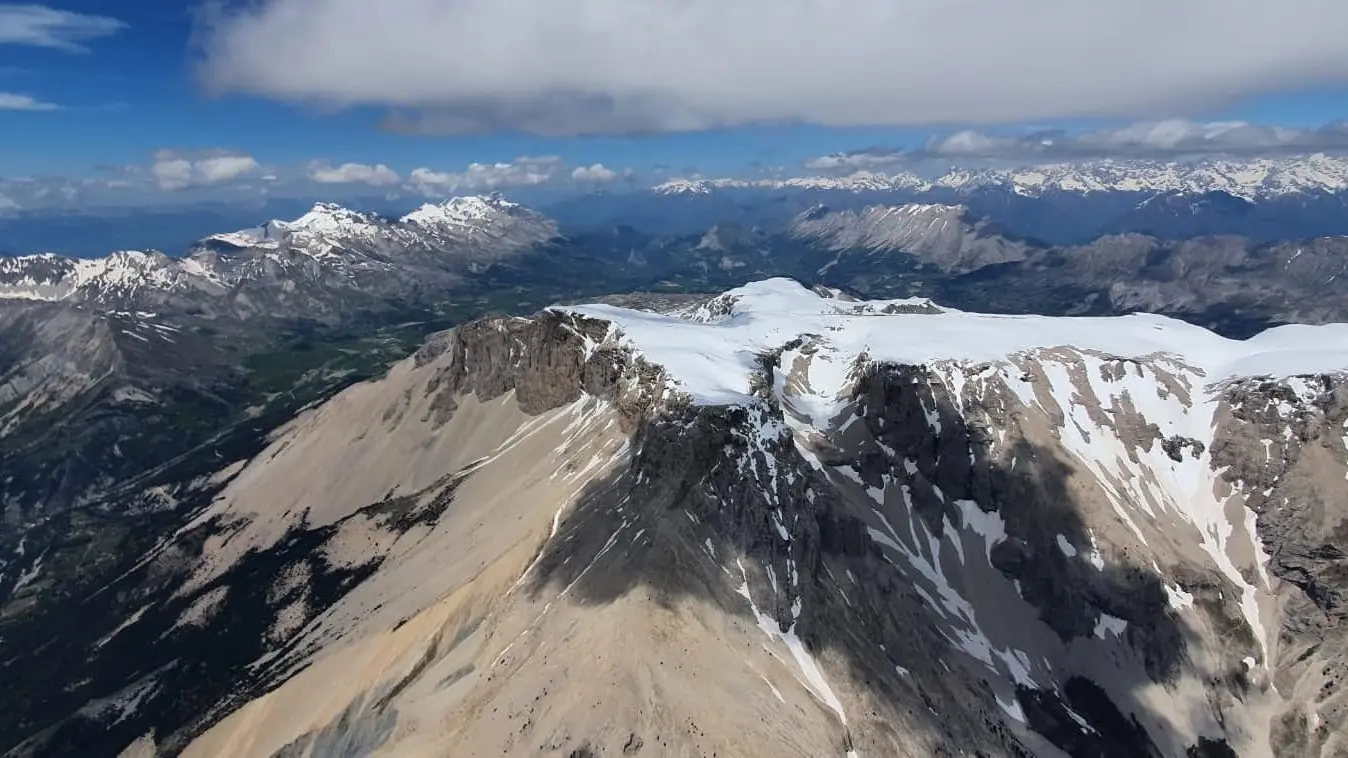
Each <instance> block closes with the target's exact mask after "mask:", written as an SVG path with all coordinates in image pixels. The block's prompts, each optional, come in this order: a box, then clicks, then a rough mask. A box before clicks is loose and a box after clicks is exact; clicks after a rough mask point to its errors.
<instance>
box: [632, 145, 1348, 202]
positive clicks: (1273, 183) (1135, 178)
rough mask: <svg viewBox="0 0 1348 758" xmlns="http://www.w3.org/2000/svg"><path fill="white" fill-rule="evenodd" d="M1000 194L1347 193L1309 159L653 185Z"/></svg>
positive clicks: (1342, 173)
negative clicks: (1002, 189)
mask: <svg viewBox="0 0 1348 758" xmlns="http://www.w3.org/2000/svg"><path fill="white" fill-rule="evenodd" d="M988 187H1006V188H1009V189H1011V190H1013V191H1014V192H1015V193H1017V194H1021V195H1026V196H1031V197H1033V196H1038V195H1042V194H1045V193H1051V192H1063V193H1079V194H1090V193H1097V192H1110V191H1112V192H1128V193H1153V194H1154V193H1159V192H1179V193H1183V194H1202V193H1205V192H1214V191H1221V192H1225V193H1227V194H1229V195H1232V196H1234V197H1240V198H1244V199H1247V200H1253V199H1257V198H1267V197H1276V196H1281V195H1295V194H1307V193H1338V192H1343V191H1345V190H1348V158H1344V157H1340V156H1333V155H1327V154H1324V153H1315V154H1311V155H1305V156H1295V157H1289V158H1282V159H1269V158H1259V159H1252V160H1243V161H1242V160H1227V159H1220V158H1209V159H1204V160H1200V161H1194V162H1189V163H1180V162H1162V161H1146V160H1099V161H1082V162H1075V163H1066V162H1064V163H1047V164H1039V165H1032V166H1027V167H1022V168H1006V169H958V168H957V169H952V170H950V171H948V172H946V173H945V174H942V175H940V176H938V177H936V178H933V179H928V178H924V177H922V176H919V175H918V174H914V173H911V172H907V171H900V172H898V173H894V174H884V173H879V172H876V171H870V170H867V171H858V172H856V173H853V174H850V175H844V176H806V177H794V178H789V179H775V178H762V179H735V178H710V179H671V180H668V181H666V182H664V183H662V184H658V185H655V186H654V187H652V188H651V191H652V192H653V193H655V194H657V195H706V194H709V193H711V192H713V191H714V190H718V189H722V190H724V189H760V190H784V189H792V188H797V189H829V190H841V191H849V192H865V191H876V190H880V191H894V192H904V191H907V192H916V193H927V192H932V191H937V190H951V191H955V192H960V193H968V192H971V191H974V190H976V189H981V188H988Z"/></svg>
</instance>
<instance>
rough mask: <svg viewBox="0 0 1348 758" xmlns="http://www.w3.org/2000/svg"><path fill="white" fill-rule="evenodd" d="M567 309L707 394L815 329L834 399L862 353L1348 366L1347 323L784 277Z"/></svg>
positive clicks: (1216, 373) (1277, 370)
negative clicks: (1074, 308) (852, 295)
mask: <svg viewBox="0 0 1348 758" xmlns="http://www.w3.org/2000/svg"><path fill="white" fill-rule="evenodd" d="M564 310H569V311H571V312H575V313H579V314H581V315H585V316H589V317H592V318H598V319H604V320H607V321H610V322H612V323H614V324H615V325H616V326H617V327H618V329H619V330H620V332H621V333H622V335H623V339H625V340H626V341H627V342H628V343H630V346H631V347H633V348H634V349H635V350H637V351H638V352H640V353H641V354H642V355H644V356H645V357H646V358H647V359H648V360H650V361H652V362H653V363H657V364H659V365H662V366H664V367H665V369H666V371H668V372H669V375H670V376H671V378H672V379H673V380H674V381H675V383H676V384H677V385H679V386H680V388H681V389H682V390H684V391H685V392H687V393H688V394H690V395H691V396H692V397H693V398H694V399H695V400H696V401H698V402H701V403H704V404H709V405H724V404H747V403H751V402H752V398H753V393H754V382H755V377H756V375H757V372H758V371H759V370H760V361H759V356H761V355H762V354H764V353H767V352H771V351H774V350H778V349H781V348H782V347H783V346H784V345H787V344H788V343H790V342H792V341H793V340H796V339H797V338H808V339H809V340H810V341H811V342H812V344H814V345H815V346H816V348H817V350H818V353H819V354H820V355H823V356H825V358H824V359H822V360H820V359H816V360H815V361H814V362H813V363H812V368H811V371H810V378H809V384H810V386H811V387H813V388H814V391H815V393H816V394H819V395H820V396H821V397H827V398H839V397H842V396H844V395H845V392H846V390H847V386H846V382H847V380H848V376H849V372H850V371H851V368H852V366H854V365H855V363H856V361H857V360H859V359H861V358H862V357H863V356H864V357H865V358H866V359H869V360H873V361H881V362H893V363H903V364H909V365H924V364H929V363H934V362H938V361H946V360H950V361H960V362H971V363H982V362H1004V361H1007V360H1009V359H1010V358H1011V357H1013V356H1015V355H1017V354H1021V353H1025V352H1029V351H1035V350H1041V349H1051V348H1057V347H1067V348H1074V349H1076V350H1079V351H1094V352H1098V353H1102V354H1105V355H1112V356H1119V357H1125V358H1140V357H1146V356H1157V355H1164V356H1169V357H1171V358H1173V359H1174V360H1176V361H1179V362H1180V363H1182V364H1184V365H1187V366H1191V367H1193V368H1194V369H1196V370H1198V371H1200V372H1202V375H1203V376H1205V377H1206V381H1208V382H1220V381H1221V380H1223V379H1227V378H1232V377H1244V376H1277V377H1285V376H1293V375H1298V374H1314V373H1326V372H1335V371H1343V370H1348V324H1329V325H1324V326H1302V325H1295V326H1281V327H1276V328H1274V329H1270V330H1268V331H1266V332H1263V333H1262V334H1259V335H1257V336H1255V337H1252V338H1250V339H1248V340H1244V341H1237V340H1230V339H1226V338H1224V337H1221V336H1219V335H1217V334H1214V333H1212V332H1210V331H1208V330H1206V329H1203V328H1202V327H1198V326H1194V325H1192V324H1188V323H1185V322H1183V321H1179V320H1177V319H1172V318H1167V317H1164V316H1155V315H1148V314H1136V315H1130V316H1116V317H1095V318H1082V317H1049V316H999V315H983V314H977V313H967V312H963V311H957V310H953V309H949V308H936V307H934V306H933V305H932V304H931V302H930V301H926V300H914V299H904V300H882V301H848V300H842V299H840V298H837V297H831V296H829V294H828V293H820V292H817V291H814V290H811V289H807V288H806V287H804V286H802V285H801V284H799V283H797V282H795V281H793V280H790V279H781V278H778V279H768V280H765V281H760V282H754V283H752V284H748V285H745V286H744V287H740V288H738V289H734V290H731V291H729V292H726V293H725V294H723V295H720V296H718V297H717V298H715V299H713V300H712V301H710V302H709V303H707V304H705V305H704V306H703V307H700V308H696V309H692V310H689V311H686V312H682V313H673V314H660V313H651V312H647V311H636V310H628V309H625V308H618V307H615V306H610V305H582V306H569V307H566V308H564Z"/></svg>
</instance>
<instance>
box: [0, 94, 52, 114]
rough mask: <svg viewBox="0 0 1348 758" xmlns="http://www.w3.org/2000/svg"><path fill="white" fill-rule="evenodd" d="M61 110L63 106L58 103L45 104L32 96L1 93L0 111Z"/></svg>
mask: <svg viewBox="0 0 1348 758" xmlns="http://www.w3.org/2000/svg"><path fill="white" fill-rule="evenodd" d="M60 109H61V106H59V105H57V104H56V103H45V102H43V101H41V100H38V99H36V98H34V97H32V96H30V95H20V94H16V93H14V92H0V111H55V110H60Z"/></svg>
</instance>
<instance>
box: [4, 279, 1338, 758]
mask: <svg viewBox="0 0 1348 758" xmlns="http://www.w3.org/2000/svg"><path fill="white" fill-rule="evenodd" d="M633 302H634V303H635V302H636V301H633ZM1345 420H1348V326H1345V325H1341V324H1340V325H1328V326H1322V327H1282V328H1278V329H1275V330H1272V331H1269V332H1267V333H1264V334H1261V335H1259V336H1257V337H1255V338H1253V339H1249V340H1244V341H1239V340H1230V339H1225V338H1222V337H1219V336H1217V335H1214V334H1212V333H1210V332H1208V331H1206V330H1204V329H1201V328H1198V327H1195V326H1192V325H1189V324H1185V323H1182V322H1178V321H1175V320H1172V319H1167V318H1163V317H1158V316H1144V315H1135V316H1126V317H1111V318H1062V317H1058V318H1054V317H1035V316H1020V317H1013V316H989V315H980V314H975V313H968V312H963V311H959V310H955V309H951V308H947V307H942V306H940V305H938V304H936V303H933V302H931V301H929V300H926V299H921V298H907V299H898V300H863V299H858V298H855V297H849V296H846V295H844V294H843V293H841V292H838V291H836V290H829V289H826V288H820V289H808V288H805V287H803V286H801V285H799V284H797V283H795V282H794V281H791V280H785V279H770V280H766V281H760V282H756V283H753V284H750V285H747V286H745V287H741V288H737V289H733V290H730V291H728V292H725V293H723V294H721V295H718V296H715V297H705V298H700V299H697V300H693V301H684V302H680V303H668V302H662V301H660V300H659V299H652V300H650V301H648V304H647V306H646V309H642V310H638V309H634V308H631V307H618V306H615V305H605V304H590V305H573V306H557V307H553V308H549V309H546V310H544V311H542V312H540V313H537V314H535V315H533V316H531V317H528V318H518V317H510V318H497V319H487V320H483V321H477V322H473V323H468V324H464V325H462V326H460V327H458V328H455V329H453V330H451V331H447V332H442V333H438V334H435V335H433V336H432V337H431V338H430V339H428V340H427V341H426V343H425V344H424V345H423V347H422V348H421V349H420V350H419V351H418V352H417V353H416V354H415V355H413V356H412V357H409V358H407V359H406V360H404V361H402V362H400V363H398V364H396V365H395V366H393V367H392V368H391V369H390V371H389V372H388V374H387V375H386V376H384V377H383V378H381V379H378V380H376V381H371V382H368V383H364V384H360V385H356V386H353V387H350V388H349V389H347V390H346V391H344V392H342V393H341V394H339V395H337V396H336V397H334V398H333V399H331V400H330V401H328V402H326V403H324V404H322V405H320V406H318V407H316V408H313V409H312V410H311V411H309V412H306V413H304V414H302V415H301V416H299V417H297V418H296V419H295V420H294V421H293V422H292V423H290V424H288V425H286V426H285V427H284V428H283V429H280V430H279V431H278V432H277V433H276V434H275V435H273V436H271V437H270V438H269V439H268V440H267V442H266V445H265V447H264V448H263V449H261V450H259V451H257V452H256V453H255V454H250V455H247V456H244V457H241V458H238V459H235V460H221V461H220V462H219V463H218V468H217V470H216V471H215V473H213V474H211V475H210V476H204V477H200V478H198V479H195V480H192V481H190V482H185V483H183V484H181V485H177V486H175V487H174V488H172V489H171V490H169V491H168V493H167V494H171V496H172V497H173V498H175V499H176V500H178V501H180V502H183V503H191V504H193V505H192V510H191V514H192V516H191V519H190V521H189V522H188V523H186V524H184V526H183V527H182V528H180V529H179V530H177V531H176V532H175V533H174V534H173V535H172V536H171V537H169V538H167V539H166V540H165V541H162V542H159V543H155V544H151V545H149V546H147V548H146V551H145V552H144V554H143V555H141V556H139V557H138V558H137V559H136V561H135V562H134V564H133V565H131V566H129V567H128V569H127V570H126V571H124V572H122V573H120V574H119V575H118V577H117V578H115V580H112V581H111V583H109V584H107V585H106V586H100V587H99V588H98V591H97V593H96V598H97V602H98V603H99V607H100V609H101V612H100V614H98V615H96V616H91V617H88V619H87V620H86V621H85V622H84V624H82V626H83V627H84V628H82V630H81V634H80V635H78V636H77V637H72V636H62V637H60V638H59V639H60V642H59V644H55V645H51V644H48V645H44V644H39V641H40V640H42V639H45V637H44V636H43V635H44V634H45V633H44V631H43V629H42V627H41V626H40V625H38V624H36V623H34V624H33V625H31V626H25V625H23V624H19V625H10V626H9V627H7V633H6V642H7V644H8V645H12V646H13V649H14V650H16V651H25V652H24V653H23V654H22V655H20V656H19V657H18V658H16V659H15V661H9V662H6V663H4V664H0V665H3V666H5V668H4V669H3V671H4V673H5V675H6V677H7V678H8V677H10V676H11V673H12V672H13V670H14V667H15V666H19V667H21V668H22V669H23V670H24V671H29V672H31V671H36V670H38V669H41V670H43V671H44V676H43V677H37V678H32V677H25V678H21V679H18V680H17V681H24V682H28V683H29V685H28V686H29V687H30V688H31V687H37V688H38V689H37V690H32V689H29V690H26V692H27V695H26V697H24V698H23V699H22V700H21V701H20V700H16V701H7V702H6V706H7V707H6V708H5V709H4V710H3V711H0V713H3V714H4V715H3V718H4V719H5V721H3V722H0V726H3V727H4V728H3V729H0V734H5V735H13V737H12V739H13V740H14V742H10V743H7V744H6V745H5V747H8V746H9V745H10V744H15V742H17V741H18V740H26V741H25V742H24V745H25V750H24V752H25V753H32V754H55V752H59V749H60V747H61V746H62V745H74V744H78V736H79V735H81V734H90V733H98V734H102V735H104V738H105V739H104V741H105V742H107V741H109V740H111V742H109V744H113V743H115V744H114V745H113V747H112V749H114V750H116V749H119V748H120V746H122V745H127V746H128V749H129V750H131V751H133V752H132V754H137V755H149V754H161V753H164V752H172V753H174V754H182V755H185V756H215V755H222V754H229V755H234V756H274V755H276V754H278V753H281V754H297V755H307V754H320V753H321V754H328V753H330V752H332V750H334V749H335V748H334V747H333V746H359V749H360V750H361V751H363V752H373V751H376V750H378V751H382V752H389V753H399V754H402V753H414V752H417V751H427V750H430V751H434V752H436V753H443V754H453V755H461V754H462V755H470V754H483V755H486V754H491V755H502V754H504V755H537V754H539V753H540V752H543V753H548V752H558V753H559V754H562V755H600V754H614V755H624V754H625V755H633V754H638V753H644V752H646V751H654V752H657V753H665V752H669V753H693V752H696V753H699V754H712V753H715V754H718V755H798V754H804V755H818V756H829V755H836V756H845V755H846V756H889V755H939V754H942V753H943V752H945V753H950V754H959V753H961V752H963V753H965V754H982V755H989V756H992V755H995V756H1003V755H1008V756H1009V755H1032V756H1055V755H1062V754H1070V755H1100V756H1111V757H1112V756H1120V757H1121V758H1122V757H1123V756H1192V755H1200V756H1214V755H1231V754H1233V753H1234V754H1236V755H1268V754H1279V755H1295V756H1311V755H1314V756H1327V755H1334V754H1335V751H1341V750H1343V749H1345V748H1348V744H1346V743H1344V737H1343V735H1344V734H1348V729H1345V727H1348V701H1346V700H1345V698H1348V695H1346V694H1345V693H1344V692H1343V691H1342V689H1341V686H1340V682H1342V681H1343V672H1344V669H1343V666H1344V664H1343V661H1344V660H1348V657H1345V655H1344V654H1345V653H1346V652H1348V637H1345V634H1344V631H1343V630H1344V629H1345V628H1348V624H1346V623H1344V622H1345V621H1348V619H1344V618H1343V608H1344V607H1348V606H1345V604H1344V603H1343V602H1342V600H1343V592H1344V588H1343V586H1342V581H1341V572H1342V566H1343V558H1342V554H1341V553H1340V552H1338V551H1335V550H1332V549H1326V548H1325V546H1332V544H1333V541H1334V540H1335V537H1334V536H1333V535H1334V534H1335V533H1336V530H1339V529H1341V524H1340V522H1341V521H1342V514H1341V513H1340V512H1339V509H1338V508H1337V503H1338V502H1339V500H1340V499H1341V498H1340V496H1341V494H1342V491H1343V481H1344V480H1345V477H1348V429H1345V427H1344V424H1345ZM38 561H40V559H36V560H35V559H34V558H33V557H22V556H21V557H19V558H18V559H16V562H15V563H13V564H12V565H10V566H7V567H6V568H5V569H4V571H5V572H6V574H10V573H13V572H19V573H20V574H21V575H22V577H23V580H22V581H24V582H25V583H26V584H27V585H28V586H29V587H31V588H34V589H30V590H28V592H29V593H40V592H42V591H43V590H42V589H41V588H43V587H47V586H48V585H45V584H43V581H44V580H43V576H44V574H43V572H44V570H45V569H44V567H43V565H42V564H40V563H39V562H38ZM1336 577H1339V578H1336ZM53 602H58V601H55V600H54V601H53ZM68 602H69V603H71V604H72V605H71V607H72V608H76V607H87V603H90V602H93V599H91V598H83V597H77V598H71V599H70V600H69V601H68ZM129 651H136V653H137V654H136V655H135V656H130V655H128V652H129ZM189 651H203V652H200V653H191V654H190V655H189V654H188V653H189ZM80 672H84V673H83V674H82V675H80ZM11 681H14V679H11ZM65 682H77V684H75V685H73V686H74V687H75V694H73V695H72V694H69V693H66V694H62V692H58V689H59V688H60V687H62V686H63V683H65ZM43 687H46V688H47V689H42V688H43ZM187 691H190V692H192V693H193V697H192V698H191V699H187V698H184V697H182V696H181V693H183V692H187ZM316 692H322V693H323V696H322V697H321V698H316V697H315V693H316ZM86 703H91V704H93V705H89V706H85V705H84V704H86ZM784 715H786V716H789V717H784ZM114 735H115V737H116V738H115V739H113V736H114ZM1272 745H1297V746H1301V747H1298V748H1296V749H1295V750H1293V751H1292V752H1287V751H1286V750H1285V749H1282V748H1279V750H1281V751H1282V752H1278V751H1275V750H1273V749H1271V748H1270V746H1272ZM343 749H345V748H343ZM54 751H55V752H54ZM135 751H140V752H135Z"/></svg>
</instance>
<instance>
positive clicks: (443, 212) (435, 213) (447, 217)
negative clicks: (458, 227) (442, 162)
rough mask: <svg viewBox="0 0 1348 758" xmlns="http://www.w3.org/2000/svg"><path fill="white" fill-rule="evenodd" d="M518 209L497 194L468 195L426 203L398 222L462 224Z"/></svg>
mask: <svg viewBox="0 0 1348 758" xmlns="http://www.w3.org/2000/svg"><path fill="white" fill-rule="evenodd" d="M519 207H520V205H519V204H518V203H512V202H510V201H509V200H506V199H505V198H504V197H502V196H501V195H500V194H498V193H493V194H491V195H487V196H475V195H470V196H467V197H455V198H450V199H449V200H446V201H445V202H443V203H426V204H424V205H422V206H421V207H420V208H417V209H416V210H414V211H412V212H411V213H409V214H407V215H406V216H403V217H402V218H401V219H399V221H401V222H402V223H404V224H418V225H421V226H435V225H440V224H445V223H451V224H462V223H469V222H473V221H485V220H489V219H492V218H495V217H496V216H498V215H500V214H501V213H505V212H509V211H511V210H512V209H515V208H519Z"/></svg>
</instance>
